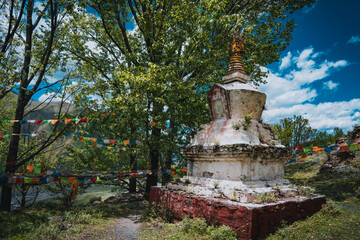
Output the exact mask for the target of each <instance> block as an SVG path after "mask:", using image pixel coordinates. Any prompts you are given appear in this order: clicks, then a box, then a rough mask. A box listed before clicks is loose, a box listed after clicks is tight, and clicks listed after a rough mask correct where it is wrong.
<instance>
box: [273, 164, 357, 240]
mask: <svg viewBox="0 0 360 240" xmlns="http://www.w3.org/2000/svg"><path fill="white" fill-rule="evenodd" d="M319 168H320V163H316V162H307V163H295V164H291V165H289V166H287V167H286V170H285V173H286V178H288V179H289V180H290V181H291V182H292V183H294V184H296V185H298V186H301V187H302V188H303V189H304V187H308V188H309V189H311V190H312V191H314V192H315V193H317V194H322V195H325V196H326V197H327V199H328V203H327V204H326V205H324V206H323V208H322V209H321V210H320V211H319V212H317V213H316V214H314V215H313V216H310V217H308V218H307V219H305V220H303V221H297V222H295V223H293V224H291V225H289V226H283V227H282V228H280V229H278V231H277V232H276V233H274V234H272V235H270V236H269V237H268V238H267V240H280V239H295V240H296V239H334V240H335V239H359V236H360V188H359V186H360V175H359V174H334V173H321V174H320V173H319V172H318V171H319Z"/></svg>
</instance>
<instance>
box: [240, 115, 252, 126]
mask: <svg viewBox="0 0 360 240" xmlns="http://www.w3.org/2000/svg"><path fill="white" fill-rule="evenodd" d="M251 119H252V114H251V113H250V114H246V115H245V120H244V121H242V122H241V124H242V126H243V128H244V130H248V129H249V127H250V124H251Z"/></svg>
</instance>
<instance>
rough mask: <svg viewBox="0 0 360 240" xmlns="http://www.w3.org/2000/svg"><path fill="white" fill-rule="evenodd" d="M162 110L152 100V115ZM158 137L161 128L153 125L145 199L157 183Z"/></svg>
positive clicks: (147, 198) (161, 107) (160, 105)
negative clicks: (149, 172) (149, 171)
mask: <svg viewBox="0 0 360 240" xmlns="http://www.w3.org/2000/svg"><path fill="white" fill-rule="evenodd" d="M162 110H163V105H162V104H160V103H157V102H154V105H153V116H158V115H160V113H161V112H162ZM160 137H161V129H160V128H158V127H153V128H152V131H151V143H150V146H149V149H150V155H149V168H148V169H149V170H151V171H152V173H151V174H148V175H147V178H146V187H145V195H144V197H145V199H146V200H149V197H150V189H151V187H152V186H156V185H157V180H158V174H157V171H158V170H159V159H160V152H159V149H160Z"/></svg>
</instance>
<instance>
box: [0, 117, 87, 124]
mask: <svg viewBox="0 0 360 240" xmlns="http://www.w3.org/2000/svg"><path fill="white" fill-rule="evenodd" d="M1 122H2V123H15V122H18V123H20V124H24V123H36V124H37V125H38V124H40V123H51V124H53V125H55V124H56V123H58V122H64V123H65V124H68V123H69V122H87V118H69V119H64V120H58V119H48V120H1Z"/></svg>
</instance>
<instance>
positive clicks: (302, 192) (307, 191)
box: [296, 186, 315, 197]
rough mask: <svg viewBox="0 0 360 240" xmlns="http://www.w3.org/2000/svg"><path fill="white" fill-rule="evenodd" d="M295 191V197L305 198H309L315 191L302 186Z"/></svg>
mask: <svg viewBox="0 0 360 240" xmlns="http://www.w3.org/2000/svg"><path fill="white" fill-rule="evenodd" d="M296 190H297V191H296V193H297V195H299V196H305V197H311V196H312V195H313V194H314V192H315V189H313V188H311V187H304V186H299V187H298V188H297V189H296Z"/></svg>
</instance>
